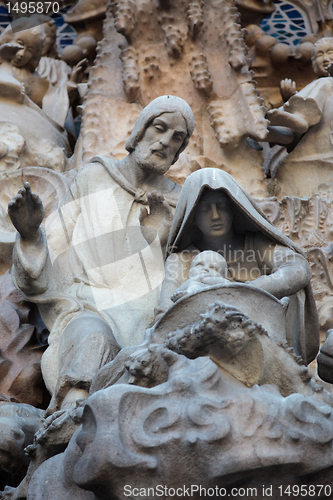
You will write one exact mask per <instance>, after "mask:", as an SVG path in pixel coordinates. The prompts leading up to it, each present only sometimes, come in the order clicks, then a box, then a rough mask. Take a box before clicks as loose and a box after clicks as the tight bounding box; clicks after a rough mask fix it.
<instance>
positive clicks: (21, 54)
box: [16, 49, 25, 57]
mask: <svg viewBox="0 0 333 500" xmlns="http://www.w3.org/2000/svg"><path fill="white" fill-rule="evenodd" d="M24 51H25V49H20V50H18V51H17V52H16V55H17V56H19V57H23V56H24Z"/></svg>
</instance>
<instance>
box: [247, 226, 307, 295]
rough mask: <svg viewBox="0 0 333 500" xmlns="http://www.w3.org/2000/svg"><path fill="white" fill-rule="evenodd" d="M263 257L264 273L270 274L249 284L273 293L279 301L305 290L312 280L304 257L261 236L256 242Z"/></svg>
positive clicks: (259, 253)
mask: <svg viewBox="0 0 333 500" xmlns="http://www.w3.org/2000/svg"><path fill="white" fill-rule="evenodd" d="M255 247H256V249H257V252H258V255H259V256H261V264H262V267H263V271H264V272H265V271H266V272H270V274H264V275H262V276H260V278H258V279H256V280H254V281H251V282H249V283H250V284H251V285H254V286H257V287H258V288H261V289H263V290H266V291H267V292H269V293H271V294H272V295H274V296H275V297H277V298H278V299H280V298H282V297H285V296H290V295H293V294H294V293H296V292H298V291H299V290H301V289H302V288H304V287H305V286H306V285H307V284H308V283H309V281H310V279H311V268H310V266H309V264H308V262H307V261H306V259H305V258H304V257H302V255H299V254H298V253H296V252H294V251H293V250H292V249H290V248H288V247H285V246H282V245H275V244H274V242H273V241H272V240H270V239H269V238H267V237H266V236H264V235H262V234H259V235H258V236H257V237H256V240H255Z"/></svg>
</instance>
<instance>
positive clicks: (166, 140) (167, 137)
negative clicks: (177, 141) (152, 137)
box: [160, 130, 173, 147]
mask: <svg viewBox="0 0 333 500" xmlns="http://www.w3.org/2000/svg"><path fill="white" fill-rule="evenodd" d="M172 135H173V131H172V130H166V131H165V132H164V134H163V135H162V136H161V137H160V143H161V144H162V145H163V146H164V147H167V146H169V145H170V141H171V139H172Z"/></svg>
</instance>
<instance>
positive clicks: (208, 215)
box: [194, 189, 233, 238]
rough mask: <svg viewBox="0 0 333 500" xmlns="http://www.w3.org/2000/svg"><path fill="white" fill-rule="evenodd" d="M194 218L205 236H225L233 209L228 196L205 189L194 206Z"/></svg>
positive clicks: (230, 225)
mask: <svg viewBox="0 0 333 500" xmlns="http://www.w3.org/2000/svg"><path fill="white" fill-rule="evenodd" d="M194 220H195V223H196V225H197V227H198V228H199V229H200V231H201V233H202V234H204V235H205V236H208V237H210V238H216V237H218V238H223V236H227V235H228V234H229V233H230V231H231V229H232V224H233V211H232V207H231V203H230V200H229V198H228V196H227V195H226V194H224V193H222V192H221V191H212V190H211V189H205V191H204V192H203V194H202V196H201V198H200V201H199V203H198V205H197V207H196V210H195V218H194Z"/></svg>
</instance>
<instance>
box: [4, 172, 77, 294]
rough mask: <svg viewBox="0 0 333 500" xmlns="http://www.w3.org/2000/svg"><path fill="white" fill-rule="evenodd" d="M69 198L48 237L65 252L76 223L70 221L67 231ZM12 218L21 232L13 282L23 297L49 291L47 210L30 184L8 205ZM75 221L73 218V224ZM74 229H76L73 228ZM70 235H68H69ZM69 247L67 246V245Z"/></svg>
mask: <svg viewBox="0 0 333 500" xmlns="http://www.w3.org/2000/svg"><path fill="white" fill-rule="evenodd" d="M68 194H69V198H70V199H71V200H72V199H73V190H71V191H69V193H68ZM67 198H68V196H67V197H65V199H64V202H63V205H62V207H61V208H60V209H59V210H58V211H57V212H54V213H53V214H52V218H51V221H50V222H51V223H50V224H48V229H49V230H48V235H49V236H51V237H50V240H51V243H52V239H55V240H57V244H58V248H56V251H57V253H58V254H59V253H60V251H59V248H64V243H63V241H66V242H67V240H68V238H70V237H71V231H72V230H73V227H74V223H73V224H71V218H70V217H67V218H66V220H69V221H70V222H67V224H66V231H65V230H64V228H63V224H62V223H61V220H60V219H61V218H60V217H59V214H60V213H64V207H68V206H69V207H71V212H73V208H74V209H75V208H76V207H73V203H71V204H69V203H68V200H67ZM8 214H9V216H10V218H11V221H12V223H13V225H14V226H15V228H16V229H17V231H18V234H17V237H16V242H15V246H14V252H13V262H14V267H13V279H14V281H15V282H16V285H17V286H18V288H20V290H22V292H23V293H25V294H27V295H35V294H40V293H43V292H45V291H46V290H47V288H48V287H49V284H50V280H51V279H52V269H51V268H52V265H51V261H50V258H49V249H48V243H50V241H49V242H47V238H46V234H45V230H44V228H43V227H42V226H41V223H42V221H43V218H44V215H45V210H44V207H43V203H42V200H41V199H40V197H39V196H38V195H37V194H34V193H32V192H31V188H30V185H29V183H27V182H26V183H25V184H24V187H23V188H21V189H20V190H19V191H18V194H17V195H16V196H14V198H13V199H12V200H11V201H10V202H9V204H8ZM74 220H75V217H73V221H74ZM71 226H72V227H71ZM65 233H66V234H65ZM66 244H67V243H66Z"/></svg>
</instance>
